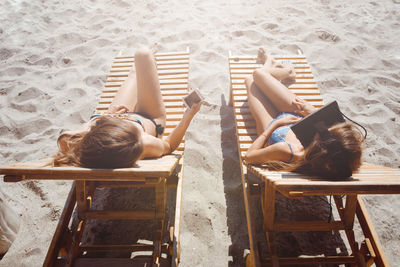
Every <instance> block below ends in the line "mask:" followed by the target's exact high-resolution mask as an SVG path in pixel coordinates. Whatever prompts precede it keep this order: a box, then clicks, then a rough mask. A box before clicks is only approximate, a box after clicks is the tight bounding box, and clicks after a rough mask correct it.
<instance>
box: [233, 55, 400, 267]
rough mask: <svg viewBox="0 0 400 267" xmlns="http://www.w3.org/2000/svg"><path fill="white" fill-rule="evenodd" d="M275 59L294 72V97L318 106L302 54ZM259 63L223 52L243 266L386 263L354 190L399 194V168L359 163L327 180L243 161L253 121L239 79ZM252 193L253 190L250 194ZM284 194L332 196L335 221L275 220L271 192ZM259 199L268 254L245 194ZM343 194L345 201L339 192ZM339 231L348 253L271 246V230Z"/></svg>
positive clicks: (317, 95) (253, 130)
mask: <svg viewBox="0 0 400 267" xmlns="http://www.w3.org/2000/svg"><path fill="white" fill-rule="evenodd" d="M275 58H276V59H277V60H289V61H291V62H292V64H294V67H295V70H296V82H295V83H294V84H287V86H288V88H289V90H291V91H292V92H293V93H295V94H296V95H298V96H299V97H301V98H303V99H305V100H307V101H309V102H310V103H311V104H312V105H314V106H315V107H317V108H319V107H322V106H323V100H322V97H321V95H320V93H319V90H318V87H317V84H316V82H315V81H314V78H313V75H312V72H311V70H310V66H309V65H308V63H307V60H306V57H305V56H304V55H302V54H301V53H299V55H294V56H277V57H275ZM259 66H261V64H260V63H259V62H258V61H257V60H256V58H254V57H250V56H233V55H232V54H231V53H229V69H230V80H231V90H230V105H233V109H234V116H235V122H236V136H237V142H238V148H239V158H240V162H241V172H242V185H243V193H244V204H245V210H246V220H247V226H248V235H249V245H250V254H249V255H248V257H247V259H246V266H264V265H272V266H279V265H297V264H329V263H330V264H337V263H349V264H354V265H358V266H370V265H371V264H372V263H375V265H376V266H389V263H388V262H387V260H386V257H385V254H384V252H383V249H382V246H381V244H380V242H379V239H378V235H377V234H376V232H375V230H374V228H373V225H372V222H371V219H370V217H369V215H368V213H367V210H366V207H365V205H364V203H363V200H362V198H361V197H360V194H399V193H400V170H398V169H391V168H386V167H382V166H377V165H373V164H367V163H364V164H363V166H362V168H361V171H360V172H359V173H357V174H354V175H353V177H352V179H351V180H349V181H339V182H334V181H329V180H324V179H318V178H316V177H310V176H305V175H300V174H295V173H289V172H280V171H269V170H268V169H266V168H262V167H257V166H252V165H247V164H246V163H245V162H244V161H243V159H242V157H243V156H244V154H245V153H246V151H247V149H248V148H249V146H250V145H251V143H252V142H253V141H254V139H255V138H256V137H257V134H256V125H255V121H254V119H253V118H252V116H251V113H250V110H249V107H248V103H247V92H246V86H245V84H244V80H245V78H246V77H248V76H249V75H252V72H253V71H254V69H255V68H257V67H259ZM250 173H253V174H255V175H256V176H258V177H259V178H260V179H259V181H256V182H254V181H250V180H249V179H248V175H249V174H250ZM254 192H255V194H254ZM278 194H280V195H283V196H285V197H287V198H302V197H306V196H329V195H331V196H333V197H334V200H335V204H336V207H337V209H338V211H339V215H340V220H337V221H331V222H329V223H328V222H326V221H301V222H299V221H296V222H287V221H285V222H279V221H276V219H275V201H276V197H277V195H278ZM254 195H258V196H259V197H260V198H261V201H260V202H261V210H262V214H263V231H264V232H265V234H266V240H267V243H268V248H269V252H270V256H268V257H262V256H261V252H260V251H259V244H258V242H257V239H256V236H255V235H256V234H255V220H254V219H253V218H254V212H255V210H254V208H253V207H252V205H251V196H254ZM343 195H345V196H346V197H345V203H343V200H342V198H341V197H340V196H343ZM355 216H357V218H358V221H359V223H360V226H361V229H362V231H363V234H364V236H365V240H364V242H363V243H362V244H361V246H359V245H358V244H357V242H356V241H355V238H354V231H353V225H354V220H355ZM338 230H344V231H345V234H346V236H347V239H348V241H349V244H350V247H351V251H352V254H351V255H350V256H328V257H321V256H314V257H313V256H310V257H309V256H307V257H292V258H279V257H278V253H277V251H276V248H275V247H274V242H273V239H274V233H276V232H294V231H305V232H308V231H338Z"/></svg>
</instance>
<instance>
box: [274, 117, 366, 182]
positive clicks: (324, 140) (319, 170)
mask: <svg viewBox="0 0 400 267" xmlns="http://www.w3.org/2000/svg"><path fill="white" fill-rule="evenodd" d="M362 141H363V138H362V135H361V132H360V130H359V129H358V128H356V127H355V126H354V125H353V124H351V123H340V124H336V125H334V126H332V127H330V128H329V129H328V131H327V132H325V133H317V134H316V135H315V137H314V139H313V141H312V142H311V143H310V145H309V146H307V147H306V148H305V149H304V156H303V157H302V158H300V159H298V160H296V161H294V162H291V163H284V162H269V163H267V164H266V165H267V167H270V168H272V169H280V170H286V171H293V172H298V173H303V174H307V175H316V176H321V177H326V178H329V179H332V180H340V179H344V178H348V177H350V176H351V175H352V174H353V173H354V172H356V171H358V169H359V168H360V166H361V163H362V161H361V156H362Z"/></svg>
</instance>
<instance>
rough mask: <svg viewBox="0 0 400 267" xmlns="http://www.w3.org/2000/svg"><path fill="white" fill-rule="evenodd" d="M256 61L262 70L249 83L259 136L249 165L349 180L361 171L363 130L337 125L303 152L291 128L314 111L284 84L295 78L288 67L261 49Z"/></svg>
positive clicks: (251, 150)
mask: <svg viewBox="0 0 400 267" xmlns="http://www.w3.org/2000/svg"><path fill="white" fill-rule="evenodd" d="M258 57H259V58H260V59H261V60H262V61H263V62H264V65H263V66H262V67H261V68H259V69H256V70H255V71H254V73H253V76H252V77H249V78H248V79H246V81H245V83H246V87H247V94H248V103H249V107H250V111H251V113H252V115H253V117H254V119H255V121H256V125H257V134H258V137H257V139H256V140H255V141H254V142H253V144H252V145H251V146H250V148H249V149H248V151H247V153H246V155H245V157H244V159H245V161H246V162H247V163H250V164H267V165H269V166H271V167H274V168H280V169H284V170H288V171H297V172H301V173H306V174H310V175H320V176H325V177H348V176H350V175H351V174H352V173H353V172H355V171H357V170H358V169H359V167H360V165H361V154H362V153H361V152H362V146H361V143H362V136H361V133H360V132H359V130H358V129H357V128H356V127H354V126H353V125H352V124H350V123H341V124H336V125H334V126H332V127H330V128H329V130H328V131H329V134H328V135H327V136H320V135H319V134H316V135H315V137H314V140H313V141H312V142H311V144H310V145H308V146H307V147H306V148H304V147H303V146H302V144H301V143H300V141H299V140H298V139H297V138H296V135H295V134H294V133H293V131H292V130H291V129H290V126H291V125H292V124H293V123H296V122H297V121H299V120H300V119H301V118H303V117H305V116H307V115H309V114H311V113H312V112H313V111H315V108H314V107H313V106H312V105H311V104H309V103H308V102H306V101H304V100H302V99H300V98H299V97H297V96H296V95H295V94H293V93H291V92H290V91H289V90H288V89H287V88H286V87H285V86H284V85H283V84H282V83H281V82H280V81H281V80H285V79H292V80H294V79H295V72H294V68H293V66H292V65H291V64H290V63H286V62H282V63H278V62H276V61H275V60H273V58H272V57H271V56H270V55H267V53H266V52H265V51H264V50H263V49H262V48H260V49H259V51H258Z"/></svg>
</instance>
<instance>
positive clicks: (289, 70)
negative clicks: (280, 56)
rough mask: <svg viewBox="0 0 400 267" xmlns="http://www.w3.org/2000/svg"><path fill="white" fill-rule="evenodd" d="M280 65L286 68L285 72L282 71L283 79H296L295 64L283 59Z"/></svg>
mask: <svg viewBox="0 0 400 267" xmlns="http://www.w3.org/2000/svg"><path fill="white" fill-rule="evenodd" d="M279 65H280V67H281V68H282V69H283V70H284V72H283V73H282V74H283V76H282V77H281V80H285V79H289V80H292V81H294V80H296V72H295V70H294V66H293V64H292V63H291V62H290V61H288V60H285V61H282V62H281V63H280V64H279Z"/></svg>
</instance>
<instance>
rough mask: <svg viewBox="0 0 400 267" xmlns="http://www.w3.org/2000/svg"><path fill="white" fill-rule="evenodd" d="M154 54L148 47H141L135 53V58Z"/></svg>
mask: <svg viewBox="0 0 400 267" xmlns="http://www.w3.org/2000/svg"><path fill="white" fill-rule="evenodd" d="M152 55H153V53H152V51H151V50H150V49H149V48H148V47H141V48H139V49H138V50H137V51H136V53H135V59H141V58H148V57H151V56H152Z"/></svg>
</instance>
